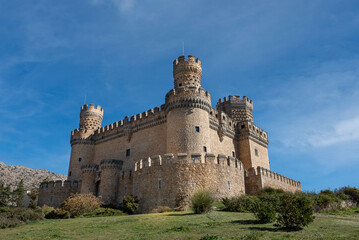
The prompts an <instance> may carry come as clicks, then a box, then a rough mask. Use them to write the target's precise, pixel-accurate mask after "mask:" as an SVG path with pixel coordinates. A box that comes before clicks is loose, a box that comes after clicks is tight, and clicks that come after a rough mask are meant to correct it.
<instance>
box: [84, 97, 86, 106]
mask: <svg viewBox="0 0 359 240" xmlns="http://www.w3.org/2000/svg"><path fill="white" fill-rule="evenodd" d="M85 104H86V95H85V99H84V105H85Z"/></svg>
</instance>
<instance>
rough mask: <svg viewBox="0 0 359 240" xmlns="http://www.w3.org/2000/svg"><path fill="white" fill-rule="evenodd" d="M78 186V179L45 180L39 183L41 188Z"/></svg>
mask: <svg viewBox="0 0 359 240" xmlns="http://www.w3.org/2000/svg"><path fill="white" fill-rule="evenodd" d="M79 186H80V182H78V181H70V180H65V181H62V180H57V181H46V182H42V183H41V184H40V191H41V189H42V190H44V189H62V188H68V189H70V188H78V187H79Z"/></svg>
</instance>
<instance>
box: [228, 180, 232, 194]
mask: <svg viewBox="0 0 359 240" xmlns="http://www.w3.org/2000/svg"><path fill="white" fill-rule="evenodd" d="M227 185H228V190H229V191H231V189H232V187H231V180H227Z"/></svg>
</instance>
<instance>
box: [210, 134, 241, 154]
mask: <svg viewBox="0 0 359 240" xmlns="http://www.w3.org/2000/svg"><path fill="white" fill-rule="evenodd" d="M208 140H209V149H208V152H210V153H213V154H215V155H218V154H224V155H227V156H233V152H235V157H236V154H237V150H236V149H235V145H236V144H235V142H234V139H233V138H231V137H228V136H223V140H222V141H220V138H219V136H218V133H217V131H216V130H214V129H209V138H208Z"/></svg>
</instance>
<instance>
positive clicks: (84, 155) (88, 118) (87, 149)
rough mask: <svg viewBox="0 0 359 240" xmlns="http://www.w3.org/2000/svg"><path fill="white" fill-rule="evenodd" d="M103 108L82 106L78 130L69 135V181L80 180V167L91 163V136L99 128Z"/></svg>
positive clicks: (92, 147)
mask: <svg viewBox="0 0 359 240" xmlns="http://www.w3.org/2000/svg"><path fill="white" fill-rule="evenodd" d="M102 118H103V108H101V107H100V106H97V107H95V105H94V104H90V105H87V104H85V105H83V106H82V107H81V112H80V124H79V128H78V129H76V130H74V131H72V133H71V140H70V143H71V157H70V166H69V172H68V179H69V180H78V181H79V180H81V166H82V165H84V164H90V163H92V159H93V155H94V145H93V142H92V139H91V135H92V134H93V133H94V132H95V131H96V130H97V129H98V128H100V127H101V123H102Z"/></svg>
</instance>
